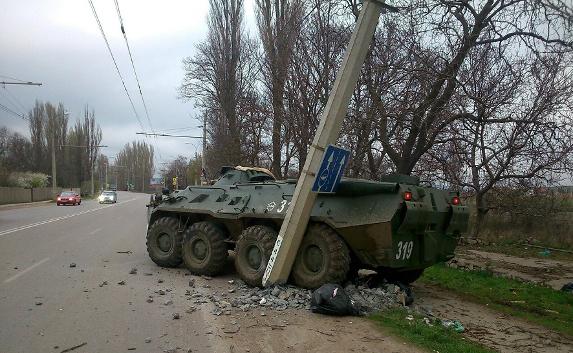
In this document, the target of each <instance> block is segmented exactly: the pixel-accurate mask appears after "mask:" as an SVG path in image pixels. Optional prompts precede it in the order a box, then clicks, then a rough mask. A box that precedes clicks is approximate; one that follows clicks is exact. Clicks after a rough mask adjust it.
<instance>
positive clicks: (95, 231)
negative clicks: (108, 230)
mask: <svg viewBox="0 0 573 353" xmlns="http://www.w3.org/2000/svg"><path fill="white" fill-rule="evenodd" d="M101 229H102V227H100V228H97V229H95V230H93V231H91V232H89V233H88V235H94V234H95V233H97V232H99V231H100V230H101Z"/></svg>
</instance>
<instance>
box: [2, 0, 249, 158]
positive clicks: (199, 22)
mask: <svg viewBox="0 0 573 353" xmlns="http://www.w3.org/2000/svg"><path fill="white" fill-rule="evenodd" d="M118 2H119V6H120V10H121V15H122V18H123V22H124V26H125V30H126V33H127V37H128V40H129V43H130V47H131V51H132V54H133V55H134V61H135V67H136V70H137V73H138V75H139V80H140V82H141V86H142V90H143V95H144V97H145V100H146V103H147V107H148V110H149V114H150V117H151V121H152V124H153V127H154V128H155V130H158V131H159V130H166V129H174V128H181V127H194V129H192V130H186V131H181V132H180V133H184V134H190V135H197V136H199V135H201V133H202V131H201V129H200V128H197V127H196V126H197V125H199V124H200V122H199V121H198V120H196V119H195V120H194V119H193V118H195V117H198V116H199V114H198V112H197V111H196V110H195V109H194V107H193V103H190V102H184V101H182V100H180V99H178V98H177V88H178V86H179V85H180V83H181V80H182V78H183V68H182V64H181V60H182V59H183V58H184V57H186V56H190V55H193V53H194V47H195V44H197V43H198V42H200V41H202V40H204V38H205V36H206V32H207V25H206V18H207V12H208V1H207V0H168V1H142V0H118ZM245 2H246V8H245V17H246V23H247V27H248V28H249V29H250V30H251V31H253V30H254V15H253V8H252V0H251V1H249V0H246V1H245ZM93 3H94V6H95V8H96V10H97V12H98V16H99V18H100V21H101V23H102V26H103V29H104V31H105V33H106V36H107V38H108V40H109V42H110V45H111V48H112V51H113V54H114V56H115V58H116V60H117V62H118V66H119V69H120V71H121V73H122V75H123V77H124V79H125V82H126V86H127V88H128V90H129V93H130V95H131V97H132V99H133V101H134V103H135V107H136V110H137V112H138V114H139V116H140V117H141V120H142V122H143V123H144V124H145V127H146V129H148V130H149V126H148V125H147V119H146V115H145V111H144V108H143V104H142V102H141V97H140V96H139V94H138V90H137V83H136V81H135V77H134V75H133V70H132V68H131V64H130V62H129V56H128V53H127V48H126V46H125V42H124V40H123V36H122V34H121V31H120V26H119V20H118V16H117V13H116V10H115V4H114V1H113V0H93ZM253 34H254V33H253ZM0 52H1V55H0V75H1V76H2V77H0V81H11V80H9V79H7V78H6V77H5V76H8V77H14V78H17V79H21V80H26V81H34V82H41V83H42V86H41V87H37V86H19V85H18V86H12V85H11V86H5V87H2V86H0V103H1V104H3V105H5V106H7V107H9V108H11V109H12V110H15V111H17V112H18V113H27V112H28V110H29V109H31V108H32V106H33V105H34V101H35V100H36V99H38V100H41V101H49V102H52V103H58V102H62V103H64V105H65V106H66V109H67V110H68V111H69V113H70V123H71V124H73V122H74V121H75V120H76V119H78V118H79V117H80V116H81V111H82V109H83V107H84V106H85V105H86V104H89V106H90V108H93V109H94V110H95V113H96V118H97V121H98V123H99V124H100V126H101V128H102V130H103V141H102V144H105V145H108V146H109V148H106V149H105V150H104V151H102V152H103V153H105V154H106V155H108V156H113V155H115V154H116V153H117V152H119V150H120V149H121V147H122V146H123V145H124V144H125V143H127V142H130V141H133V140H135V139H143V138H141V137H139V136H136V135H135V132H137V131H140V130H141V128H140V127H139V124H138V122H137V120H136V117H135V114H134V113H133V110H132V108H131V105H130V103H129V100H128V98H127V95H126V94H125V92H124V89H123V86H122V84H121V81H120V79H119V77H118V75H117V72H116V70H115V67H114V65H113V62H112V60H111V57H110V55H109V53H108V50H107V48H106V46H105V42H104V40H103V38H102V36H101V34H100V32H99V29H98V26H97V24H96V21H95V19H94V16H93V15H92V12H91V9H90V6H89V2H88V0H24V1H3V4H2V7H1V11H0ZM2 125H4V126H8V127H9V128H10V129H12V130H15V131H18V132H21V133H23V134H24V135H26V136H29V132H28V126H27V124H26V122H25V121H23V120H22V119H18V118H17V117H15V116H13V115H10V114H8V113H6V112H4V111H1V110H0V126H2ZM145 140H146V141H148V142H150V143H153V144H154V145H155V146H156V155H157V157H158V158H157V159H156V162H160V161H159V159H162V160H163V161H166V160H169V159H172V158H174V157H175V156H177V155H178V154H183V155H185V156H191V155H194V153H195V152H196V151H197V152H200V148H201V141H200V140H196V141H195V140H187V139H175V138H156V139H153V138H147V139H145ZM185 142H187V143H189V142H191V144H185Z"/></svg>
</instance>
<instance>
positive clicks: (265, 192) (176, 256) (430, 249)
mask: <svg viewBox="0 0 573 353" xmlns="http://www.w3.org/2000/svg"><path fill="white" fill-rule="evenodd" d="M295 185H296V180H285V181H277V180H275V177H274V176H273V175H272V174H271V172H269V171H268V170H266V169H262V168H246V167H234V168H233V167H224V168H223V170H222V172H221V177H220V178H219V179H218V180H217V181H216V182H215V183H214V184H213V185H211V186H189V187H187V188H185V189H182V190H176V191H174V192H168V190H167V192H165V195H162V196H161V197H156V198H155V199H152V202H151V203H150V204H149V205H148V230H147V251H148V253H149V256H150V257H151V259H152V260H153V261H154V262H155V263H156V264H158V265H160V266H166V267H176V266H179V265H180V264H181V263H182V262H184V263H185V266H186V267H187V268H188V269H189V270H190V271H191V272H192V273H194V274H204V275H217V274H218V273H220V272H221V271H222V270H223V267H224V266H225V264H226V262H227V257H228V254H229V252H228V250H234V252H235V267H236V270H237V272H238V274H239V276H240V277H241V278H242V279H243V280H244V281H245V282H246V283H248V284H250V285H253V286H260V285H261V281H262V277H263V274H264V272H265V268H266V265H267V262H268V259H269V257H270V255H271V252H272V250H273V247H274V244H275V241H276V238H277V234H278V231H279V229H280V227H281V224H282V222H283V219H284V216H285V213H286V211H287V208H288V207H289V204H290V202H291V198H292V195H293V192H294V189H295ZM468 215H469V214H468V209H467V208H466V207H465V206H463V205H461V202H460V198H459V195H458V193H457V192H450V191H444V190H438V189H434V188H429V187H422V186H420V183H419V181H418V179H417V178H415V177H412V176H386V177H384V178H382V180H381V181H369V180H361V179H344V178H343V179H342V181H341V183H340V185H339V187H338V189H337V191H336V192H335V193H333V194H319V195H318V197H317V199H316V202H315V204H314V208H313V210H312V213H311V217H310V222H309V224H308V227H307V231H306V234H305V236H304V238H303V241H302V244H301V246H300V248H299V250H298V254H297V257H296V259H295V262H294V265H293V268H292V272H291V280H292V281H293V282H294V283H295V284H296V285H298V286H300V287H304V288H316V287H319V286H321V285H322V284H325V283H341V282H343V281H344V280H345V279H347V278H348V277H349V276H350V277H352V276H355V275H356V274H357V271H358V269H372V270H375V271H377V272H378V273H379V274H381V275H382V276H384V277H386V278H387V279H388V280H390V281H401V282H402V283H410V282H413V281H415V280H416V279H417V278H418V277H419V276H420V275H421V274H422V272H423V270H424V268H426V267H428V266H431V265H433V264H435V263H437V262H440V261H446V260H449V259H451V258H452V257H453V256H454V249H455V247H456V245H457V242H458V239H459V237H460V235H461V234H462V233H464V232H465V231H466V229H467V224H468Z"/></svg>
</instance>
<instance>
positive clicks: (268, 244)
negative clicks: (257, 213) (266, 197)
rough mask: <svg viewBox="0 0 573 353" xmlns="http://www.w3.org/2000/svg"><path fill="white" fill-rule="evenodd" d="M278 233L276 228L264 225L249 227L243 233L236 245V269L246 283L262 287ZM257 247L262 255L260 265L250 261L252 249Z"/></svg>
mask: <svg viewBox="0 0 573 353" xmlns="http://www.w3.org/2000/svg"><path fill="white" fill-rule="evenodd" d="M277 235H278V233H277V231H276V230H274V229H273V228H271V227H267V226H262V225H256V226H251V227H248V228H247V229H245V230H244V231H243V232H242V233H241V236H240V237H239V240H238V241H237V244H236V245H235V269H236V270H237V273H238V274H239V277H241V279H242V280H243V281H244V282H245V283H247V284H249V285H251V286H255V287H262V285H263V284H262V281H263V275H264V274H265V270H266V268H267V263H268V262H269V258H270V257H271V253H272V252H273V248H274V246H275V242H276V241H277ZM253 248H255V249H253ZM256 249H258V251H259V254H258V255H259V256H260V257H261V259H260V263H259V264H258V267H256V265H254V264H252V263H251V261H249V255H250V254H252V253H251V251H252V250H255V251H256ZM251 260H253V259H251ZM255 262H258V261H256V260H255ZM255 267H256V268H255Z"/></svg>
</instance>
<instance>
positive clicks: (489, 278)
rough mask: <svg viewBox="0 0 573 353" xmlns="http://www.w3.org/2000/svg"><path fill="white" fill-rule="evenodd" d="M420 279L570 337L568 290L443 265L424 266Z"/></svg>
mask: <svg viewBox="0 0 573 353" xmlns="http://www.w3.org/2000/svg"><path fill="white" fill-rule="evenodd" d="M421 281H423V282H425V283H430V284H433V285H438V286H440V287H443V288H446V289H448V290H451V291H453V292H456V293H458V294H461V295H463V296H464V297H466V298H467V299H469V300H472V301H475V302H477V303H481V304H486V305H488V306H489V307H490V308H494V309H496V310H499V311H503V312H505V313H507V314H510V315H514V316H517V317H521V318H524V319H526V320H529V321H531V322H533V323H536V324H539V325H542V326H545V327H547V328H549V329H552V330H555V331H559V332H562V333H565V334H568V335H571V336H573V325H571V322H573V295H571V294H570V293H565V292H561V291H556V290H554V289H552V288H549V287H544V286H540V285H537V284H534V283H529V282H522V281H518V280H514V279H508V278H503V277H497V276H494V275H493V274H492V273H491V272H487V271H463V270H460V269H454V268H450V267H446V266H444V265H443V264H439V265H435V266H432V267H430V268H428V269H426V271H425V272H424V275H423V276H422V278H421Z"/></svg>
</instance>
